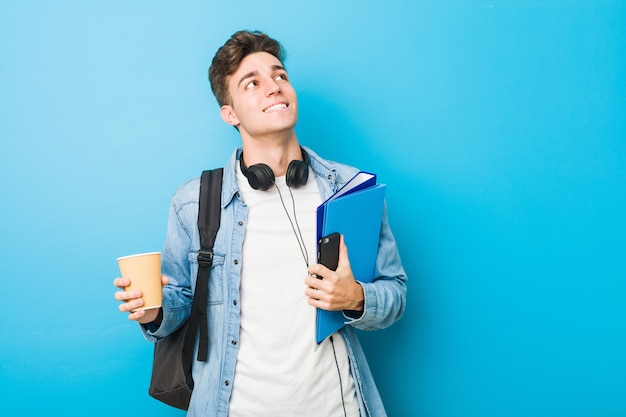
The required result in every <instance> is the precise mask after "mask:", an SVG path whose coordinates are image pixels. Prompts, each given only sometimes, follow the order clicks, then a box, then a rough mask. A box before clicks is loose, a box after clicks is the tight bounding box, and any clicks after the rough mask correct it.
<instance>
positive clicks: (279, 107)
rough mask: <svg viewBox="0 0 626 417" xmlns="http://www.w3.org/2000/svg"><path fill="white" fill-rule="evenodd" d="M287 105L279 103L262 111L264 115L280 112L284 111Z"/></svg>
mask: <svg viewBox="0 0 626 417" xmlns="http://www.w3.org/2000/svg"><path fill="white" fill-rule="evenodd" d="M286 108H287V105H286V104H284V103H280V104H274V105H273V106H270V107H268V108H267V109H265V110H263V111H264V112H265V113H269V112H271V111H277V110H282V109H286Z"/></svg>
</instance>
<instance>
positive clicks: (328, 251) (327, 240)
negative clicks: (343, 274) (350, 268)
mask: <svg viewBox="0 0 626 417" xmlns="http://www.w3.org/2000/svg"><path fill="white" fill-rule="evenodd" d="M340 239H341V235H339V233H332V234H330V235H328V236H324V237H323V238H321V239H320V240H319V242H317V263H318V264H322V265H324V266H325V267H326V268H328V269H330V270H332V271H335V270H337V265H338V264H339V241H340ZM317 277H318V278H319V279H322V277H320V276H319V275H318V276H317Z"/></svg>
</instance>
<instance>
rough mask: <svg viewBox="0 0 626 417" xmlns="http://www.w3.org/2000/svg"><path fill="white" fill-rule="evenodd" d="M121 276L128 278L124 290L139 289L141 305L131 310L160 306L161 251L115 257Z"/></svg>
mask: <svg viewBox="0 0 626 417" xmlns="http://www.w3.org/2000/svg"><path fill="white" fill-rule="evenodd" d="M117 263H118V265H119V267H120V272H121V273H122V278H128V279H130V285H129V286H128V287H126V288H125V290H126V291H134V290H141V292H142V293H143V296H142V298H143V306H141V307H140V308H138V309H136V310H133V311H137V310H148V309H151V308H158V307H161V302H162V301H163V292H162V286H161V253H160V252H150V253H139V254H136V255H129V256H122V257H121V258H117Z"/></svg>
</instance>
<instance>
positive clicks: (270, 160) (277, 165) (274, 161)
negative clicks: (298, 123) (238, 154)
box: [242, 133, 302, 177]
mask: <svg viewBox="0 0 626 417" xmlns="http://www.w3.org/2000/svg"><path fill="white" fill-rule="evenodd" d="M242 144H243V155H244V161H243V162H244V164H246V166H251V165H253V164H258V163H264V164H267V165H269V166H270V168H272V171H274V175H276V176H277V177H280V176H283V175H285V173H286V172H287V167H288V166H289V162H291V161H293V160H294V159H302V151H301V149H300V145H299V143H298V139H297V138H296V135H295V133H294V134H293V135H291V136H290V137H289V138H283V140H276V138H273V139H272V140H267V139H259V138H254V139H253V138H244V137H243V136H242Z"/></svg>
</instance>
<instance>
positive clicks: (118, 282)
mask: <svg viewBox="0 0 626 417" xmlns="http://www.w3.org/2000/svg"><path fill="white" fill-rule="evenodd" d="M113 285H115V286H116V287H118V288H121V289H124V288H126V287H128V286H129V285H130V279H128V278H115V279H114V280H113Z"/></svg>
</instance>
